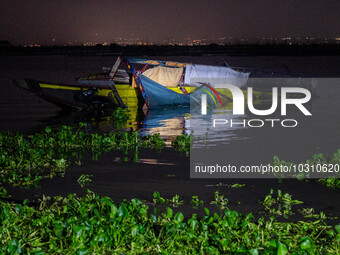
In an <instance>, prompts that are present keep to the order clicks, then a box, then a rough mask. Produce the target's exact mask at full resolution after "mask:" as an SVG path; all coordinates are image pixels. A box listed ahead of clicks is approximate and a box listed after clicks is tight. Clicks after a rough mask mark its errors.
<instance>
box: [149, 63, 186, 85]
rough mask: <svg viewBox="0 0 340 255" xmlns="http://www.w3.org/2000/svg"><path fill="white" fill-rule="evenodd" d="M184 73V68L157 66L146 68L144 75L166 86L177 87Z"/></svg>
mask: <svg viewBox="0 0 340 255" xmlns="http://www.w3.org/2000/svg"><path fill="white" fill-rule="evenodd" d="M182 73H183V68H182V67H180V68H171V67H164V66H157V67H154V68H151V69H148V70H146V71H145V72H144V73H143V75H145V76H146V77H148V78H149V79H151V80H153V81H155V82H157V83H159V84H161V85H163V86H166V87H177V86H178V83H179V81H180V79H181V76H182Z"/></svg>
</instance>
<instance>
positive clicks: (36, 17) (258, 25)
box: [0, 0, 340, 44]
mask: <svg viewBox="0 0 340 255" xmlns="http://www.w3.org/2000/svg"><path fill="white" fill-rule="evenodd" d="M339 14H340V1H339V0H324V1H321V0H283V1H275V0H235V1H234V0H226V1H217V0H216V1H215V0H210V1H208V0H207V1H204V0H192V1H189V0H187V1H186V0H171V1H165V0H159V1H151V0H143V1H137V0H129V1H114V0H112V1H105V0H102V1H99V0H97V1H95V0H92V1H90V0H72V1H70V0H44V1H38V0H29V1H28V0H21V1H20V0H0V40H8V41H9V42H10V43H12V44H25V43H34V42H39V43H42V44H51V43H52V40H53V38H55V42H54V43H55V44H65V43H67V42H68V41H69V40H77V41H78V42H79V43H80V42H87V41H92V42H94V41H95V42H100V43H102V42H105V41H106V42H111V41H112V39H113V38H114V37H126V38H140V39H141V40H145V41H149V42H154V41H162V40H167V39H171V38H174V39H177V40H179V39H182V38H187V37H190V38H194V39H195V38H196V39H202V38H206V39H213V38H218V37H225V36H232V37H234V38H252V37H256V36H260V37H275V36H278V37H279V36H291V37H306V36H314V37H340V15H339Z"/></svg>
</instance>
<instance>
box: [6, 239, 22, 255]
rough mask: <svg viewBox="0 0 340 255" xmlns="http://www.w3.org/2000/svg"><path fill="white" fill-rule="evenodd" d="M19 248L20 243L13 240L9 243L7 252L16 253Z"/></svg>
mask: <svg viewBox="0 0 340 255" xmlns="http://www.w3.org/2000/svg"><path fill="white" fill-rule="evenodd" d="M18 248H19V242H18V240H16V239H12V240H11V241H9V242H8V245H7V252H8V253H15V252H16V251H17V250H18Z"/></svg>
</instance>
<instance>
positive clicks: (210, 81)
mask: <svg viewBox="0 0 340 255" xmlns="http://www.w3.org/2000/svg"><path fill="white" fill-rule="evenodd" d="M123 62H124V63H125V65H126V66H127V67H128V68H129V70H130V72H131V73H132V74H133V78H134V80H135V83H136V84H137V85H138V86H139V88H140V91H141V93H142V95H143V98H144V100H145V103H146V105H147V107H148V108H155V107H163V106H166V105H189V104H190V102H192V101H193V100H194V101H195V100H196V101H197V102H198V101H199V99H200V97H201V95H202V94H203V93H208V94H209V95H211V99H212V100H213V101H214V103H216V100H218V101H219V102H220V104H221V105H222V100H221V96H222V94H221V93H220V92H218V91H217V89H218V88H221V87H219V86H218V85H219V84H233V85H235V86H237V87H243V86H244V85H245V84H246V82H247V80H248V77H249V74H250V73H246V72H239V71H236V70H233V69H232V68H230V67H224V66H208V65H194V64H186V63H178V62H172V61H158V60H146V59H136V58H125V59H124V60H123ZM138 67H139V68H138ZM216 82H218V84H216ZM215 98H216V99H215Z"/></svg>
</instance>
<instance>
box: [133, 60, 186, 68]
mask: <svg viewBox="0 0 340 255" xmlns="http://www.w3.org/2000/svg"><path fill="white" fill-rule="evenodd" d="M126 59H127V61H129V63H131V64H144V65H146V64H148V65H153V66H165V67H186V65H188V64H189V63H179V62H174V61H162V60H152V59H140V58H126Z"/></svg>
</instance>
